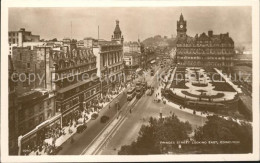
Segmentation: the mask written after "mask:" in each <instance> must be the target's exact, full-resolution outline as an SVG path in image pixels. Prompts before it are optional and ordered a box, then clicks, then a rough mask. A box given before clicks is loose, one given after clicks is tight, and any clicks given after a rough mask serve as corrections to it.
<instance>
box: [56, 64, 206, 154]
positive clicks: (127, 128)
mask: <svg viewBox="0 0 260 163" xmlns="http://www.w3.org/2000/svg"><path fill="white" fill-rule="evenodd" d="M154 69H155V70H158V71H156V73H158V74H160V73H161V72H163V71H165V68H163V69H161V68H159V67H158V66H156V67H154ZM156 73H155V75H154V76H150V74H149V73H146V75H145V76H139V79H140V78H141V79H142V78H145V79H146V81H147V82H148V84H149V85H151V86H153V87H154V88H155V89H157V88H158V84H159V82H158V81H157V75H156ZM154 96H155V95H154V94H153V95H152V96H147V95H146V94H145V95H143V97H142V98H141V99H140V100H139V101H138V102H137V103H136V105H135V106H134V108H133V109H132V113H131V114H130V113H129V114H128V115H127V117H126V119H125V121H124V122H123V123H122V125H121V126H120V127H119V128H118V129H117V131H116V132H115V135H114V136H113V137H111V138H110V141H109V142H108V143H107V145H106V146H105V147H104V149H102V150H101V151H100V152H99V154H102V155H107V154H112V155H116V154H117V152H118V150H119V149H120V148H121V146H123V145H128V144H131V142H133V141H134V140H135V139H136V138H137V137H138V132H139V130H140V128H141V126H142V125H143V124H147V123H148V121H149V118H150V117H151V116H152V117H159V112H160V111H162V114H163V116H168V115H170V113H174V114H176V115H177V116H178V118H179V119H180V120H181V121H189V122H190V123H191V125H192V128H193V129H194V128H196V127H198V126H201V125H203V124H204V122H205V121H206V118H204V117H201V116H198V115H193V114H190V113H187V112H184V111H182V110H180V109H178V108H173V107H171V106H168V105H167V104H163V103H157V102H154V101H153V99H154ZM117 100H119V101H120V106H122V108H121V111H122V112H124V111H125V110H126V108H127V104H128V102H127V100H126V94H125V93H122V94H120V95H119V96H118V97H117V98H116V99H115V100H113V101H112V102H111V104H110V106H111V108H110V109H109V108H108V106H106V107H105V108H104V109H102V110H101V111H100V113H99V117H98V118H97V119H96V120H91V121H90V122H89V123H87V129H86V130H85V131H84V132H83V133H81V134H75V135H74V136H73V139H74V142H73V143H71V142H70V141H67V142H65V143H64V144H63V145H62V146H61V147H62V150H61V151H59V152H58V155H79V154H81V153H82V152H83V151H84V150H85V149H86V147H87V146H88V145H89V144H91V142H92V141H93V140H94V139H95V138H96V137H97V135H98V134H99V133H102V130H103V129H104V128H105V127H106V124H107V123H108V122H106V123H101V122H100V117H102V116H103V115H106V116H109V117H110V120H111V119H113V117H114V116H116V113H117V112H116V109H114V108H113V106H114V103H115V102H116V101H117Z"/></svg>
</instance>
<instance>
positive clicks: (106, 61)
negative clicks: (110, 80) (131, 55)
mask: <svg viewBox="0 0 260 163" xmlns="http://www.w3.org/2000/svg"><path fill="white" fill-rule="evenodd" d="M120 61H122V56H121V55H120V53H119V52H115V53H107V54H104V55H103V66H107V65H112V64H114V63H118V62H120Z"/></svg>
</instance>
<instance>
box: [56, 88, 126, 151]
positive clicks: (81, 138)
mask: <svg viewBox="0 0 260 163" xmlns="http://www.w3.org/2000/svg"><path fill="white" fill-rule="evenodd" d="M117 100H119V103H120V106H122V107H121V109H122V110H124V108H126V107H125V105H126V104H127V103H126V102H127V101H126V94H125V93H122V94H120V95H119V96H118V97H116V99H115V100H113V101H112V102H111V103H110V106H111V108H110V109H109V106H106V107H105V108H103V109H102V110H101V111H100V113H99V116H98V118H97V119H95V120H91V121H90V122H88V123H87V129H86V130H85V131H83V132H82V133H80V134H78V133H76V134H75V135H73V139H74V142H73V143H71V142H70V141H67V142H65V143H64V144H63V145H62V146H61V147H62V150H61V151H59V152H58V153H57V155H79V154H81V152H82V151H83V150H84V148H85V147H86V146H88V145H89V144H90V143H91V141H92V140H93V139H94V138H95V137H96V136H97V135H98V134H99V133H100V132H101V131H102V129H103V128H104V127H105V126H106V124H107V123H108V122H106V123H101V122H100V118H101V117H102V116H103V115H106V116H108V117H109V120H111V119H112V118H113V117H114V116H116V113H117V111H116V109H115V108H114V107H113V106H114V104H115V102H116V101H117Z"/></svg>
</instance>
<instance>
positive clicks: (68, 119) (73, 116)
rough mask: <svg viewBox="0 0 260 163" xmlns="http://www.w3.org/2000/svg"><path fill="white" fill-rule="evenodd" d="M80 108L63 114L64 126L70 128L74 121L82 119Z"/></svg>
mask: <svg viewBox="0 0 260 163" xmlns="http://www.w3.org/2000/svg"><path fill="white" fill-rule="evenodd" d="M80 115H81V114H80V107H79V106H76V107H74V108H72V109H69V111H67V112H65V113H63V114H62V126H63V127H64V126H69V125H71V124H72V122H73V120H77V119H78V118H79V117H80Z"/></svg>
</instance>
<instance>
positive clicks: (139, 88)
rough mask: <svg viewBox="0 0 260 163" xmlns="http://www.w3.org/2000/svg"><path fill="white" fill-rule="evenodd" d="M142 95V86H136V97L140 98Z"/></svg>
mask: <svg viewBox="0 0 260 163" xmlns="http://www.w3.org/2000/svg"><path fill="white" fill-rule="evenodd" d="M142 95H143V88H142V87H141V86H139V87H137V88H136V98H138V99H139V98H141V97H142Z"/></svg>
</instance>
